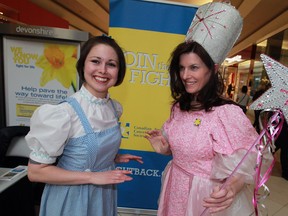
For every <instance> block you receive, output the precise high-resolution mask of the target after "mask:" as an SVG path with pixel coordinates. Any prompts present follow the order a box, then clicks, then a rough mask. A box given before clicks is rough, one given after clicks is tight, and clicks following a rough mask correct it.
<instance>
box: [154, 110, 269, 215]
mask: <svg viewBox="0 0 288 216" xmlns="http://www.w3.org/2000/svg"><path fill="white" fill-rule="evenodd" d="M213 110H214V111H212V112H208V113H205V112H204V111H197V112H181V111H180V109H179V107H175V109H174V111H173V114H172V115H171V119H169V120H168V121H167V122H165V124H164V126H163V132H164V134H165V135H166V136H167V139H168V141H169V143H170V147H171V151H172V153H173V160H172V161H170V162H169V163H168V165H167V167H166V169H165V171H164V173H165V174H164V176H163V179H162V180H163V182H162V190H161V194H160V200H159V208H158V215H161V216H200V215H201V213H202V212H203V211H204V209H205V208H204V207H203V206H202V204H203V199H204V198H205V197H209V195H210V193H211V192H212V190H213V187H215V186H216V185H219V184H222V183H223V180H224V179H225V178H227V177H228V176H229V175H230V173H231V172H232V171H233V170H234V168H235V167H236V166H237V164H238V163H239V161H240V160H241V159H242V158H243V155H244V154H245V153H246V152H247V149H249V148H250V147H251V145H252V144H253V143H254V142H255V141H256V139H257V138H258V134H257V132H256V131H255V129H254V128H253V126H252V125H251V123H250V120H249V119H248V118H247V117H246V116H245V114H244V113H243V111H242V110H241V109H240V108H239V107H238V106H235V105H231V104H230V105H228V104H227V105H223V106H221V107H215V108H214V109H213ZM199 120H200V121H201V123H200V124H199V125H197V122H199ZM255 155H256V154H255V152H254V156H255ZM254 156H252V157H250V158H249V159H247V160H246V162H245V164H243V166H242V167H241V169H239V171H238V174H241V175H242V176H243V177H244V178H245V182H246V183H247V184H250V183H252V184H253V178H254V177H253V174H254V172H255V171H254V166H255V164H256V158H255V157H254ZM254 159H255V160H254ZM269 160H272V156H271V158H270V159H269ZM267 163H269V162H267ZM206 212H207V213H206V214H205V216H207V215H210V214H209V211H206ZM253 212H254V208H253V205H252V193H251V191H249V188H248V187H245V188H244V190H242V191H241V192H239V193H238V194H237V197H236V198H235V199H234V202H233V204H232V205H231V206H230V207H229V208H228V209H226V210H225V211H222V212H220V213H218V214H213V215H219V216H220V215H221V216H232V215H237V216H241V215H243V216H244V215H245V216H248V215H250V214H251V213H252V215H253Z"/></svg>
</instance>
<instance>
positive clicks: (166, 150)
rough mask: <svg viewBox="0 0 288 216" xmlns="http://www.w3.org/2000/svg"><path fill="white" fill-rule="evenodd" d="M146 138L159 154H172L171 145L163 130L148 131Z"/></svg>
mask: <svg viewBox="0 0 288 216" xmlns="http://www.w3.org/2000/svg"><path fill="white" fill-rule="evenodd" d="M144 137H145V138H146V139H147V140H148V141H149V142H150V144H151V145H152V147H153V148H154V150H155V151H156V152H157V153H160V154H164V155H170V154H171V150H170V146H169V143H168V142H167V141H166V139H165V137H164V136H163V134H162V132H161V130H151V131H147V133H146V135H145V136H144Z"/></svg>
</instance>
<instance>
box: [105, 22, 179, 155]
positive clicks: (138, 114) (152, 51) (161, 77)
mask: <svg viewBox="0 0 288 216" xmlns="http://www.w3.org/2000/svg"><path fill="white" fill-rule="evenodd" d="M109 35H111V36H112V37H113V38H114V39H115V40H116V41H117V42H118V43H119V45H120V46H121V47H122V49H123V51H124V53H125V57H126V63H127V70H126V76H125V79H124V82H123V83H122V85H120V86H118V87H117V88H113V89H112V90H111V91H110V93H111V97H112V98H114V99H116V100H118V101H119V102H120V103H121V104H122V105H123V110H124V112H123V115H122V117H121V119H120V121H121V128H122V144H121V148H122V149H130V150H144V151H153V150H152V147H151V145H150V144H149V143H148V141H147V140H146V139H145V138H143V137H144V135H145V133H146V131H147V130H151V129H156V128H157V129H159V128H161V127H162V124H163V123H164V121H165V120H167V119H168V118H169V113H170V105H171V102H172V98H171V96H170V85H169V83H170V76H169V73H168V60H169V57H170V54H171V52H172V51H173V49H174V48H175V46H176V45H177V44H178V43H180V42H182V41H183V40H184V36H183V35H179V34H171V33H161V32H153V31H145V30H137V29H127V28H125V29H124V28H110V30H109ZM160 41H161V43H159V42H160Z"/></svg>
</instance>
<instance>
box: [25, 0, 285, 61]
mask: <svg viewBox="0 0 288 216" xmlns="http://www.w3.org/2000/svg"><path fill="white" fill-rule="evenodd" d="M30 1H31V2H33V3H34V4H36V5H38V6H40V7H42V8H45V9H46V10H48V11H50V12H51V13H53V14H55V15H57V16H59V17H61V18H63V19H65V20H67V21H68V22H69V24H70V28H71V29H76V30H81V31H86V32H90V34H91V35H101V34H103V33H106V34H107V33H108V28H109V0H30ZM123 1H124V0H123ZM157 1H158V0H157ZM165 1H167V2H170V3H171V2H177V3H180V4H191V5H194V6H199V5H202V4H205V3H207V2H211V1H212V0H210V1H209V0H208V1H207V0H163V2H165ZM214 1H216V0H214ZM217 1H219V0H217ZM230 2H231V4H232V5H233V6H235V7H236V8H237V9H238V10H239V11H240V14H241V15H242V17H243V18H244V24H243V31H242V34H241V36H240V38H239V40H238V42H237V43H236V45H235V46H234V48H233V50H232V51H231V52H230V55H229V56H233V55H235V54H237V53H238V52H240V51H242V50H243V49H246V48H247V47H250V46H251V45H252V44H254V43H259V42H261V41H263V40H265V39H267V38H268V37H270V36H272V35H274V34H276V33H278V32H281V31H283V30H285V29H287V28H288V10H287V9H288V1H287V0H253V1H251V0H231V1H230Z"/></svg>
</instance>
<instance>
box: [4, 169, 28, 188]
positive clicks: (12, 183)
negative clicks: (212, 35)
mask: <svg viewBox="0 0 288 216" xmlns="http://www.w3.org/2000/svg"><path fill="white" fill-rule="evenodd" d="M9 170H11V168H4V167H0V176H1V175H2V174H4V173H6V172H7V171H9ZM25 176H27V171H24V172H23V173H20V174H19V175H18V176H16V177H15V178H13V179H12V180H0V193H2V192H3V191H5V190H6V189H7V188H9V187H10V186H12V185H14V184H15V183H16V182H18V181H19V180H21V179H22V178H23V177H25Z"/></svg>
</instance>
